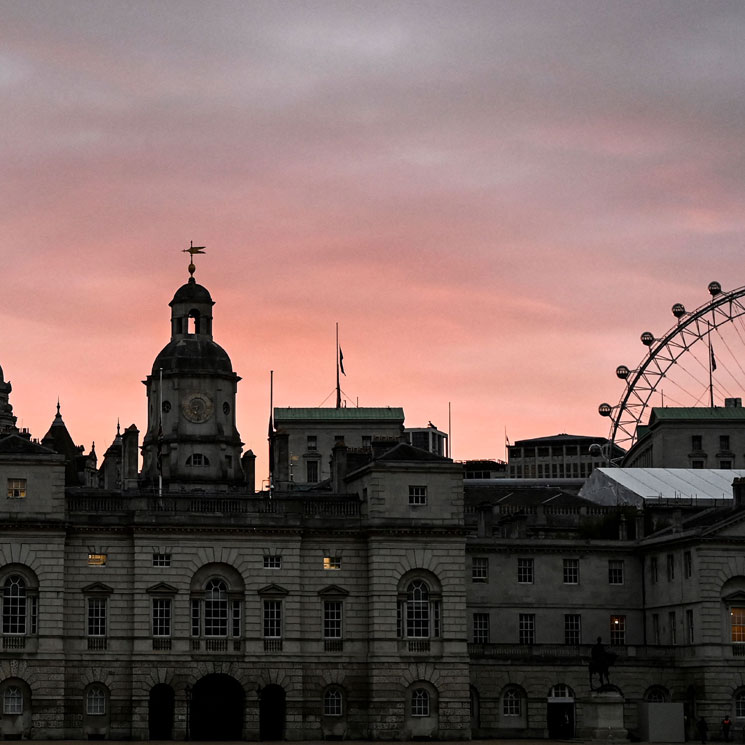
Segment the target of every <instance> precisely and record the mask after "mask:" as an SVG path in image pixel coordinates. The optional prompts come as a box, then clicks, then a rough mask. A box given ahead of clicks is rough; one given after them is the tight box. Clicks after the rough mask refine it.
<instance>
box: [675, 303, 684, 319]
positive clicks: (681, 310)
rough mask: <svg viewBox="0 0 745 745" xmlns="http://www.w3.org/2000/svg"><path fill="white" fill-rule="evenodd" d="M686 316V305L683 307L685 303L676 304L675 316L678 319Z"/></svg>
mask: <svg viewBox="0 0 745 745" xmlns="http://www.w3.org/2000/svg"><path fill="white" fill-rule="evenodd" d="M685 314H686V308H685V305H683V303H675V305H673V315H674V316H675V317H676V318H682V317H683V316H684V315H685Z"/></svg>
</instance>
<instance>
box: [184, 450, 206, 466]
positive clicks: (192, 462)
mask: <svg viewBox="0 0 745 745" xmlns="http://www.w3.org/2000/svg"><path fill="white" fill-rule="evenodd" d="M209 464H210V459H209V458H208V457H207V456H206V455H202V453H193V454H192V455H190V456H189V457H188V458H187V459H186V465H187V466H194V467H195V468H203V467H204V466H208V465H209Z"/></svg>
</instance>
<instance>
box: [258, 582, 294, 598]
mask: <svg viewBox="0 0 745 745" xmlns="http://www.w3.org/2000/svg"><path fill="white" fill-rule="evenodd" d="M257 592H258V593H259V595H261V596H262V597H275V598H277V597H285V595H289V594H290V591H289V590H285V588H284V587H280V586H279V585H275V584H271V585H267V586H266V587H262V588H261V589H260V590H257Z"/></svg>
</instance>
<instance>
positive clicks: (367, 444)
mask: <svg viewBox="0 0 745 745" xmlns="http://www.w3.org/2000/svg"><path fill="white" fill-rule="evenodd" d="M362 447H363V448H366V449H368V450H369V449H370V448H371V447H372V435H362Z"/></svg>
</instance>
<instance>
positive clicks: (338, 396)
mask: <svg viewBox="0 0 745 745" xmlns="http://www.w3.org/2000/svg"><path fill="white" fill-rule="evenodd" d="M336 408H337V409H341V382H340V381H339V322H338V321H337V322H336Z"/></svg>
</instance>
